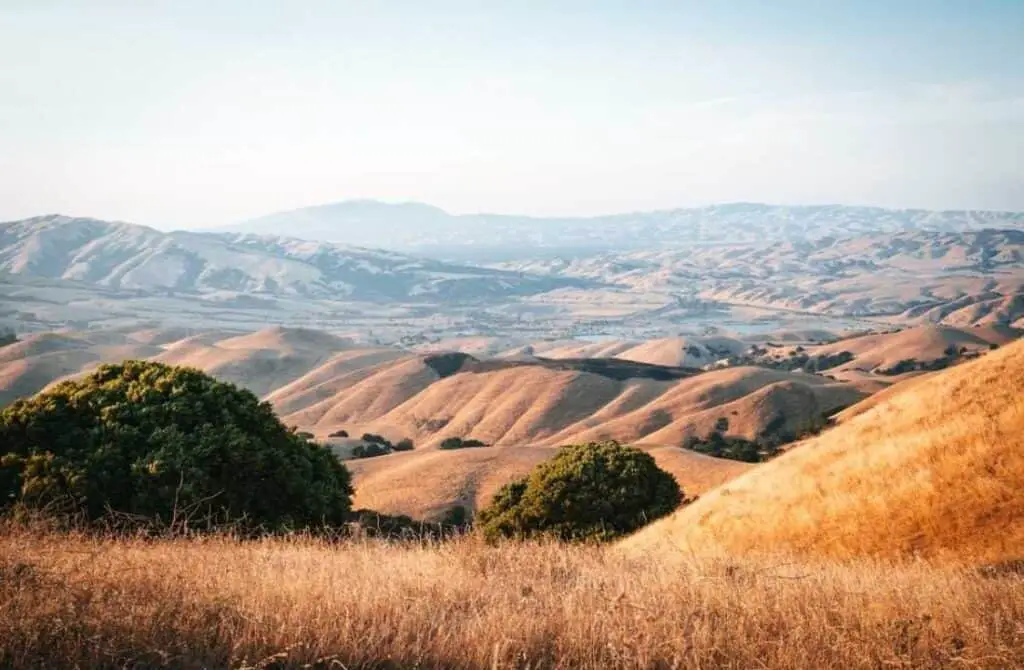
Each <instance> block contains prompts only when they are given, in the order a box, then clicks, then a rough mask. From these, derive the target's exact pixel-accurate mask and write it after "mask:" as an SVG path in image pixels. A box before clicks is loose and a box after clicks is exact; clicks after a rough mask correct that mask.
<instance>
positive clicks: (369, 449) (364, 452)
mask: <svg viewBox="0 0 1024 670" xmlns="http://www.w3.org/2000/svg"><path fill="white" fill-rule="evenodd" d="M390 453H391V450H390V449H388V448H387V447H382V446H381V445H379V444H377V443H375V442H370V443H369V444H360V445H359V446H356V447H353V448H352V458H374V457H376V456H384V455H386V454H390Z"/></svg>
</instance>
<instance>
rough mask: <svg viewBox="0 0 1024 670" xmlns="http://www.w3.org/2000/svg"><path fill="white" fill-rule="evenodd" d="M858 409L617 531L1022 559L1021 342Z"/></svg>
mask: <svg viewBox="0 0 1024 670" xmlns="http://www.w3.org/2000/svg"><path fill="white" fill-rule="evenodd" d="M868 402H869V404H871V405H872V406H871V408H870V409H868V410H867V411H864V412H862V413H859V414H857V413H856V412H851V414H854V416H852V418H849V419H848V420H845V421H843V422H842V423H841V424H840V425H839V426H838V427H836V428H835V429H833V430H829V431H826V432H825V433H823V434H822V435H820V436H819V437H817V438H815V439H812V440H808V441H807V442H805V443H802V444H800V445H798V446H796V447H795V448H793V449H792V450H791V451H790V452H789V453H787V454H785V455H783V456H781V457H779V458H777V459H775V460H774V461H772V462H770V463H767V464H765V465H763V466H760V467H758V468H755V469H753V470H752V471H750V472H749V473H747V474H745V475H743V476H741V477H738V478H736V479H734V480H732V481H731V482H729V483H727V484H725V485H723V486H721V487H719V488H718V489H715V490H714V491H712V492H711V493H709V494H708V495H706V496H703V497H702V498H701V499H700V500H698V501H697V502H696V503H694V504H693V505H690V506H689V507H686V508H684V509H682V510H680V511H679V512H677V513H676V514H674V515H673V516H671V517H669V518H667V519H665V520H662V521H660V522H658V523H655V524H652V525H651V526H649V527H647V528H645V529H644V530H643V531H641V532H640V533H638V534H637V535H635V536H634V537H632V538H630V539H629V540H627V542H626V544H627V547H629V548H631V549H632V550H633V551H637V552H644V553H648V552H658V553H660V554H661V555H664V556H669V555H672V554H673V553H675V554H678V553H679V551H680V548H691V549H693V550H699V551H703V550H705V549H706V548H707V547H708V546H709V545H719V546H720V548H721V549H722V550H724V551H727V552H729V553H733V554H741V555H742V554H748V553H750V552H756V551H773V552H778V551H783V552H791V553H796V554H799V555H804V556H806V555H819V556H831V557H837V558H844V557H857V556H864V555H874V556H879V557H884V556H890V557H897V556H907V555H913V554H916V555H920V556H927V557H933V558H944V559H949V560H955V561H963V562H970V561H976V562H983V561H998V560H1005V559H1016V558H1022V557H1024V495H1021V491H1022V490H1024V341H1022V342H1017V343H1014V344H1011V345H1008V346H1006V347H1004V348H1002V349H1000V350H999V351H995V352H992V353H990V354H987V355H985V356H984V357H982V358H980V359H978V360H976V361H972V362H970V363H965V364H963V365H959V366H956V367H954V368H951V369H949V370H945V371H943V372H940V373H937V374H935V375H931V376H929V377H928V378H927V379H923V380H921V381H919V382H918V381H914V382H912V383H910V384H908V385H906V386H902V385H899V386H897V387H895V389H894V390H893V391H892V392H891V393H888V394H886V397H885V398H884V399H883V400H882V401H881V402H878V403H873V402H871V401H870V400H869V401H868Z"/></svg>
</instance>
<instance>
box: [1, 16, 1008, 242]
mask: <svg viewBox="0 0 1024 670" xmlns="http://www.w3.org/2000/svg"><path fill="white" fill-rule="evenodd" d="M1022 36H1024V0H1003V1H996V0H887V1H884V2H882V1H877V0H858V1H856V2H854V1H852V0H851V1H848V2H840V1H838V0H805V1H803V2H797V1H795V0H775V1H773V2H762V1H754V0H749V1H748V0H706V1H703V2H697V1H692V2H691V1H686V0H675V1H673V2H653V1H644V0H634V1H622V2H602V1H601V0H591V1H589V2H577V1H576V0H559V1H558V2H550V1H547V2H533V1H531V0H519V1H517V2H507V3H504V2H502V3H499V2H496V1H495V2H482V1H481V2H430V1H427V0H421V1H410V2H401V3H399V2H387V1H386V0H380V1H377V2H347V1H345V0H335V1H326V0H324V1H320V0H302V1H292V2H271V1H269V0H248V1H246V2H227V1H223V0H203V1H201V2H199V1H195V0H174V1H173V2H172V1H170V0H168V1H166V2H157V1H147V0H134V1H131V0H124V1H122V2H110V1H106V0H74V1H70V0H68V1H51V0H0V220H11V219H16V218H22V217H28V216H33V215H38V214H45V213H56V212H59V213H64V214H70V215H76V216H93V217H97V218H104V219H117V220H125V221H132V222H136V223H144V224H148V225H152V226H156V227H161V228H195V227H206V226H217V225H224V224H228V223H232V222H237V221H241V220H244V219H247V218H251V217H255V216H260V215H263V214H268V213H271V212H275V211H281V210H287V209H291V208H295V207H302V206H307V205H317V204H324V203H329V202H336V201H341V200H346V199H353V198H374V199H381V200H385V201H396V202H398V201H421V202H427V203H430V204H433V205H437V206H439V207H442V208H444V209H446V210H448V211H450V212H453V213H469V212H498V213H508V214H534V215H552V216H554V215H558V216H564V215H591V214H607V213H615V212H625V211H636V210H651V209H665V208H671V207H683V206H696V205H704V204H711V203H719V202H736V201H749V202H770V203H783V204H816V203H840V204H855V205H856V204H866V205H878V206H884V207H896V208H902V207H921V208H930V209H961V208H963V209H1009V210H1024V46H1022V43H1024V39H1022Z"/></svg>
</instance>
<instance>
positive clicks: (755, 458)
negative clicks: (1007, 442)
mask: <svg viewBox="0 0 1024 670" xmlns="http://www.w3.org/2000/svg"><path fill="white" fill-rule="evenodd" d="M683 448H684V449H691V450H693V451H696V452H699V453H702V454H707V455H708V456H715V457H716V458H728V459H729V460H733V461H743V462H745V463H760V462H761V461H766V460H768V459H770V458H771V457H772V456H775V455H776V454H777V453H778V447H777V446H776V445H775V444H774V443H773V442H772V441H770V440H768V439H764V440H761V441H758V442H755V441H752V440H745V439H743V438H742V437H724V436H723V435H721V434H720V433H711V434H710V435H708V437H707V438H705V439H699V438H692V437H691V438H689V439H688V440H686V442H684V443H683Z"/></svg>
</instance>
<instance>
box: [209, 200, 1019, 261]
mask: <svg viewBox="0 0 1024 670" xmlns="http://www.w3.org/2000/svg"><path fill="white" fill-rule="evenodd" d="M985 228H1000V229H1006V228H1008V229H1022V228H1024V212H989V211H969V210H958V211H928V210H921V209H882V208H878V207H848V206H842V205H813V206H797V207H789V206H779V205H765V204H757V203H733V204H723V205H712V206H709V207H697V208H685V209H670V210H663V211H653V212H636V213H629V214H615V215H608V216H595V217H580V218H568V217H561V218H559V217H555V218H542V217H528V216H508V215H499V214H466V215H452V214H449V213H447V212H445V211H444V210H442V209H438V208H437V207H433V206H431V205H426V204H421V203H401V204H388V203H383V202H377V201H373V200H351V201H346V202H339V203H335V204H329V205H321V206H317V207H304V208H302V209H296V210H292V211H287V212H280V213H277V214H271V215H269V216H264V217H260V218H257V219H252V220H250V221H246V222H244V223H241V224H238V225H236V226H231V227H229V228H224V229H222V230H225V231H233V232H248V233H258V234H274V235H276V234H280V232H281V231H288V234H289V235H292V236H295V237H300V238H303V239H312V240H328V241H336V242H345V243H348V244H358V245H363V246H381V247H386V248H389V249H399V250H405V251H417V252H420V253H427V254H431V253H435V254H436V253H444V254H458V255H465V256H466V257H477V258H481V259H482V258H491V259H510V258H514V257H529V256H537V255H544V254H545V253H551V252H563V253H564V252H568V251H572V252H599V251H610V250H624V249H627V250H635V249H658V248H663V247H665V246H672V247H680V246H688V245H707V244H722V243H729V244H735V243H756V242H772V241H788V242H801V241H807V240H814V239H818V238H821V237H828V236H832V237H853V236H858V235H866V234H877V233H887V234H895V233H902V232H914V231H927V232H961V231H970V230H980V229H985Z"/></svg>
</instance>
